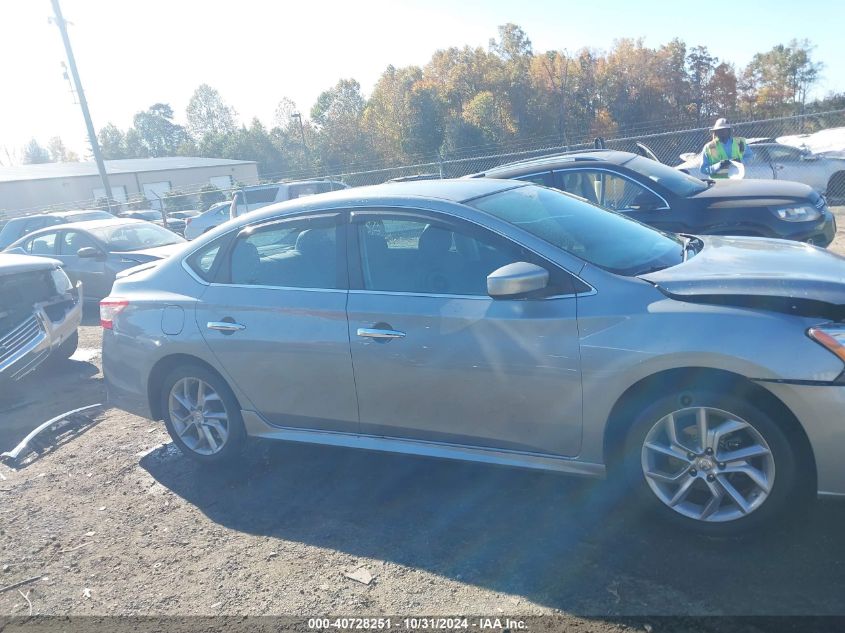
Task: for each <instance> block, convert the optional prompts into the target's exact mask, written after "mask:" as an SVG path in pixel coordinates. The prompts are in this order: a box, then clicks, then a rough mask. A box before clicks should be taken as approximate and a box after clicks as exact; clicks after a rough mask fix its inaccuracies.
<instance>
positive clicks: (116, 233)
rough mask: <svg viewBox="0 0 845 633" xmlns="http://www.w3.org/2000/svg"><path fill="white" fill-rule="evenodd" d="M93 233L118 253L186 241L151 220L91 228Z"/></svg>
mask: <svg viewBox="0 0 845 633" xmlns="http://www.w3.org/2000/svg"><path fill="white" fill-rule="evenodd" d="M91 233H92V234H93V235H95V236H96V237H97V239H99V240H100V241H101V242H104V243H105V244H107V246H108V249H109V250H110V251H112V252H117V253H122V252H127V251H139V250H143V249H145V248H155V247H157V246H167V245H168V244H177V243H179V242H184V241H185V240H184V238H182V237H180V236H178V235H176V233H173V232H172V231H168V230H167V229H165V228H162V227H160V226H158V225H157V224H150V223H149V222H138V223H132V224H124V225H120V226H107V227H103V228H97V229H91Z"/></svg>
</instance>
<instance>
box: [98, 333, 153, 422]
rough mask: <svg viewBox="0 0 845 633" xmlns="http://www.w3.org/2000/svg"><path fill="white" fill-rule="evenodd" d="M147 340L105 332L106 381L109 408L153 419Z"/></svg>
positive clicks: (104, 371) (104, 365)
mask: <svg viewBox="0 0 845 633" xmlns="http://www.w3.org/2000/svg"><path fill="white" fill-rule="evenodd" d="M144 344H145V340H143V339H141V338H140V337H138V338H135V337H131V336H127V335H125V334H119V333H116V332H115V331H114V330H103V357H102V358H103V379H104V381H105V384H106V393H107V401H108V403H109V405H110V406H112V407H116V408H118V409H122V410H124V411H128V412H129V413H132V414H134V415H137V416H140V417H142V418H147V419H152V417H153V415H152V412H151V411H150V402H149V395H148V393H147V380H148V376H149V370H148V368H147V366H146V364H145V360H146V359H147V357H148V353H149V352H148V350H147V349H146V348H145V345H144Z"/></svg>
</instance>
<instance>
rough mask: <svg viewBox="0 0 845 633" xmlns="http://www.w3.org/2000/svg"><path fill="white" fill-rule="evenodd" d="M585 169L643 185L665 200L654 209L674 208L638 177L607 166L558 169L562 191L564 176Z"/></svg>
mask: <svg viewBox="0 0 845 633" xmlns="http://www.w3.org/2000/svg"><path fill="white" fill-rule="evenodd" d="M584 171H599V172H602V173H603V174H610V175H611V176H616V177H617V178H622V179H624V180H627V181H628V182H632V183H634V184H635V185H638V186H640V187H642V188H643V189H645V190H647V191H648V192H650V193H652V194H654V195H655V196H657V197H658V198H660V200H661V201H662V202H663V206H662V207H660V208H659V209H652V210H653V211H671V210H672V207H670V206H669V203H668V202H667V201H666V198H664V197H663V196H661V195H660V194H659V193H657V192H656V191H655V190H654V189H652V188H651V187H649V186H648V185H646V184H643V183H642V182H640V181H639V180H637V179H636V178H632V177H631V176H629V175H628V174H623V173H622V172H618V171H614V170H612V169H607V168H606V167H575V168H573V169H557V170H555V174H557V177H558V178H561V181H560V183H561V191H566V190H565V189H563V188H562V187H563V182H562V177H563V176H564V175H565V174H567V173H569V172H584ZM567 193H570V192H567ZM574 195H576V196H577V195H578V194H574ZM602 197H604V178H602Z"/></svg>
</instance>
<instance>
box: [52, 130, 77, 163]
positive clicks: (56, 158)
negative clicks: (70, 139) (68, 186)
mask: <svg viewBox="0 0 845 633" xmlns="http://www.w3.org/2000/svg"><path fill="white" fill-rule="evenodd" d="M47 151H48V152H49V153H50V160H51V161H52V162H54V163H75V162H77V161H78V160H79V156H78V155H77V154H76V152H72V151H70V150H69V149H68V148H67V147H65V144H64V141H62V139H61V138H60V137H58V136H54V137H53V138H51V139H50V142H49V143H47Z"/></svg>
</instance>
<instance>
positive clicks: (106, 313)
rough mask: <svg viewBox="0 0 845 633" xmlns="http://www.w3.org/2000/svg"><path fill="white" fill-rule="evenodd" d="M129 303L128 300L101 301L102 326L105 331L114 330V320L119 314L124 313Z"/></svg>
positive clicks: (107, 299)
mask: <svg viewBox="0 0 845 633" xmlns="http://www.w3.org/2000/svg"><path fill="white" fill-rule="evenodd" d="M128 305H129V302H128V301H127V300H126V299H112V298H110V297H106V298H105V299H103V300H102V301H100V325H101V326H103V329H104V330H111V329H113V328H114V320H115V318H116V317H117V315H118V314H120V313H121V312H123V310H124V309H125V308H126V306H128Z"/></svg>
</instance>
